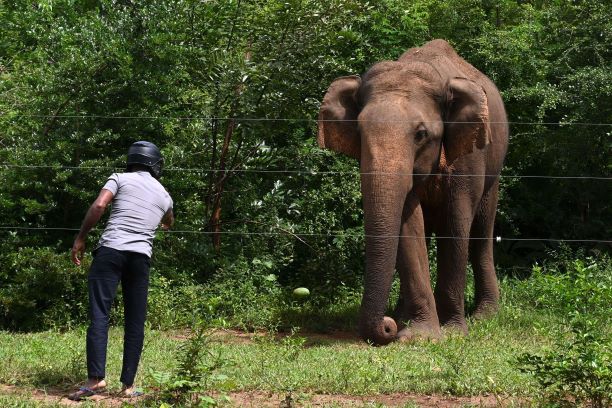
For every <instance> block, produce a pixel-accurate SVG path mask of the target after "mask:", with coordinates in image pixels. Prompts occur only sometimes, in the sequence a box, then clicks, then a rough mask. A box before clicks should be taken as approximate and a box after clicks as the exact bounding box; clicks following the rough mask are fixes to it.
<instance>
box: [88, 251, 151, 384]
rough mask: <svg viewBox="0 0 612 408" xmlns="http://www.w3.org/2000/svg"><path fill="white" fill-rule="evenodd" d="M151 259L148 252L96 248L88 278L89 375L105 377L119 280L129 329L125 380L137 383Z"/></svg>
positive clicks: (125, 355)
mask: <svg viewBox="0 0 612 408" xmlns="http://www.w3.org/2000/svg"><path fill="white" fill-rule="evenodd" d="M149 267H150V259H149V257H148V256H146V255H144V254H139V253H137V252H129V251H118V250H116V249H112V248H107V247H100V248H98V249H97V250H96V251H95V254H94V260H93V262H92V264H91V268H90V270H89V277H88V286H89V317H90V324H89V328H88V329H87V375H88V377H89V378H100V379H102V378H104V377H105V375H106V348H107V343H108V321H109V312H110V309H111V305H112V303H113V300H114V299H115V295H116V294H117V287H118V286H119V282H121V286H122V288H123V308H124V313H125V326H124V328H125V330H124V337H123V369H122V370H121V382H122V383H123V384H125V385H127V386H131V385H132V384H133V383H134V378H135V377H136V370H137V369H138V362H139V361H140V354H141V353H142V345H143V341H144V323H145V318H146V314H147V293H148V289H149Z"/></svg>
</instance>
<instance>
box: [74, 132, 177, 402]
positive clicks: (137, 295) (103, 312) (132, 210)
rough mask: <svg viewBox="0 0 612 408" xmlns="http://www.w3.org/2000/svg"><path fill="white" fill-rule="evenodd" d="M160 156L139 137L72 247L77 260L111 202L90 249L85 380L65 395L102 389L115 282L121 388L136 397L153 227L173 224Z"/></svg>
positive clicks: (84, 394)
mask: <svg viewBox="0 0 612 408" xmlns="http://www.w3.org/2000/svg"><path fill="white" fill-rule="evenodd" d="M162 166H163V158H162V156H161V153H160V151H159V149H158V148H157V146H155V145H154V144H153V143H150V142H145V141H140V142H136V143H134V144H132V146H130V148H129V150H128V156H127V167H126V172H125V173H114V174H112V175H111V176H110V177H109V178H108V180H107V182H106V184H105V185H104V187H103V188H102V190H101V191H100V194H99V195H98V198H97V199H96V200H95V201H94V203H93V204H92V205H91V207H90V208H89V210H88V211H87V214H86V215H85V219H84V220H83V223H82V225H81V229H80V231H79V234H78V235H77V237H76V239H75V241H74V245H73V246H72V261H73V262H74V263H75V264H76V265H80V264H81V259H82V257H83V253H84V251H85V243H86V239H87V234H88V233H89V231H90V230H91V229H92V228H93V227H94V226H95V225H96V223H97V222H98V221H99V220H100V217H101V216H102V214H104V211H105V210H106V207H107V206H108V205H109V204H110V203H112V209H111V213H110V217H109V219H108V222H107V224H106V228H105V229H104V232H103V233H102V236H101V237H100V241H99V242H98V246H97V247H96V249H95V250H94V251H93V254H94V259H93V262H92V264H91V268H90V270H89V276H88V288H89V315H90V325H89V328H88V329H87V375H88V379H87V382H86V383H85V385H84V386H83V387H81V388H80V389H79V390H78V391H76V392H74V393H72V394H70V395H69V396H68V398H70V399H72V400H77V401H78V400H81V399H83V398H86V397H89V396H91V395H94V394H96V393H97V392H99V391H101V390H103V389H104V388H105V387H106V381H105V379H104V377H105V368H106V346H107V341H108V322H109V312H110V308H111V305H112V302H113V299H114V298H115V295H116V293H117V287H118V285H119V282H121V286H122V288H123V307H124V313H125V333H124V348H123V369H122V371H121V382H122V383H123V388H122V392H123V394H124V395H125V396H128V397H131V396H136V395H137V393H136V392H135V390H134V378H135V376H136V370H137V368H138V362H139V361H140V354H141V352H142V345H143V341H144V323H145V316H146V309H147V292H148V288H149V266H150V258H151V253H152V248H153V237H154V235H155V230H156V229H157V226H158V225H160V223H161V228H162V229H164V230H167V229H168V228H170V227H171V226H172V224H173V223H174V215H173V213H172V204H173V203H172V198H171V197H170V195H169V194H168V192H167V191H166V190H165V189H164V187H163V186H162V185H161V183H160V182H159V181H158V179H159V177H160V176H161V170H162Z"/></svg>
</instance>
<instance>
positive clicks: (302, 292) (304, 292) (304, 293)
mask: <svg viewBox="0 0 612 408" xmlns="http://www.w3.org/2000/svg"><path fill="white" fill-rule="evenodd" d="M309 295H310V291H309V290H308V289H306V288H296V289H294V290H293V296H295V297H299V298H305V297H308V296H309Z"/></svg>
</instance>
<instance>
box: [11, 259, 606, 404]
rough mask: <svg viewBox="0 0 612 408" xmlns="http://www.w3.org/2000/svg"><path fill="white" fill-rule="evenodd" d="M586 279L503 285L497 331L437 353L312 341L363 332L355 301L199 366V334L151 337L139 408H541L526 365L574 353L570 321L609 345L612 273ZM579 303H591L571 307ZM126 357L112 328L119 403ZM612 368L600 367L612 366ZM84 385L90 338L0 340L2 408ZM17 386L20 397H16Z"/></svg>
mask: <svg viewBox="0 0 612 408" xmlns="http://www.w3.org/2000/svg"><path fill="white" fill-rule="evenodd" d="M576 271H579V272H580V273H578V274H577V275H575V277H573V278H572V279H566V278H564V277H563V276H564V275H558V274H557V275H555V274H543V273H539V274H535V275H534V276H533V277H532V278H531V279H530V280H527V281H516V280H511V279H509V280H505V281H503V282H502V284H501V292H502V305H501V309H500V311H499V313H497V314H496V315H495V316H493V317H491V318H490V319H486V320H480V321H469V334H468V335H467V336H458V335H456V334H452V333H448V334H447V336H446V338H445V339H443V340H441V341H438V342H428V341H422V342H417V343H411V344H407V343H393V344H391V345H388V346H385V347H372V346H369V345H367V344H365V343H364V342H362V341H360V340H359V339H358V338H357V336H352V337H350V336H349V338H346V336H344V337H338V338H336V337H333V336H320V335H313V334H308V333H312V331H313V330H315V329H326V328H327V329H330V328H344V329H346V328H354V324H355V321H354V319H355V311H356V309H357V306H358V301H359V299H358V298H357V297H354V298H351V300H350V301H349V302H344V303H343V304H338V305H332V306H331V307H329V308H327V309H324V310H319V311H318V313H319V314H318V315H317V311H316V309H315V308H313V307H312V306H311V305H308V303H307V302H305V303H303V304H298V303H295V304H292V305H289V307H287V309H286V310H285V312H284V313H286V316H285V317H284V318H283V319H281V320H284V321H285V323H286V322H291V324H294V325H295V324H303V326H304V327H307V328H308V331H303V332H300V331H297V332H295V333H293V334H281V335H278V333H275V332H273V331H272V332H267V333H266V332H264V333H260V334H257V335H255V336H253V338H251V339H250V340H248V341H244V338H241V339H238V338H237V337H236V336H234V335H229V336H228V335H227V334H223V335H220V334H219V331H217V332H216V334H212V333H210V332H208V331H207V332H206V333H207V334H206V335H205V336H204V341H203V342H202V343H198V344H200V346H199V349H200V351H202V353H200V354H199V356H200V357H201V359H198V358H194V357H192V360H191V361H190V360H189V359H188V358H186V357H185V355H186V354H185V353H186V352H185V350H188V348H185V346H186V345H192V346H193V344H194V343H193V340H190V335H189V331H187V330H183V331H158V330H147V333H146V338H145V347H144V352H143V356H142V361H141V366H140V370H139V375H138V378H137V384H138V385H139V386H140V387H142V388H144V389H145V390H147V391H148V395H149V396H150V397H151V399H149V400H145V401H144V402H141V403H140V404H141V405H146V406H160V402H161V401H162V400H166V401H168V400H169V399H168V398H170V400H171V398H172V395H174V394H172V392H174V391H176V390H177V389H180V390H183V391H184V390H185V389H186V390H187V391H194V392H196V393H198V392H206V393H212V394H211V395H214V396H215V398H217V397H218V396H219V395H223V394H224V393H232V392H247V393H248V392H257V393H273V394H275V395H292V396H297V397H299V398H300V401H305V403H306V404H307V403H308V399H309V396H313V395H321V394H329V395H338V394H341V395H345V396H346V395H349V396H355V397H359V396H364V397H365V396H373V395H381V394H393V393H414V394H416V395H430V394H438V395H452V396H462V397H468V396H477V395H480V396H482V395H495V396H499V397H500V398H504V399H507V398H510V399H511V400H513V401H519V402H517V404H519V405H520V404H521V403H524V402H525V401H538V400H539V398H540V397H542V393H541V391H542V389H541V388H542V387H541V384H538V382H537V379H536V378H535V377H534V376H533V375H530V374H529V373H524V372H521V370H520V364H519V363H518V359H519V356H521V355H525V353H528V354H530V355H540V354H542V353H546V352H547V351H550V350H557V351H558V352H562V351H563V350H564V347H565V345H566V344H572V343H571V342H567V341H566V340H565V338H566V336H571V333H570V331H569V330H568V322H569V320H568V316H570V315H572V313H571V312H572V311H573V310H574V309H577V310H578V312H580V313H582V314H583V316H585V318H596V317H598V316H599V317H598V318H599V319H603V320H601V321H602V322H604V324H603V325H602V326H599V329H598V330H599V332H601V334H602V337H601V338H602V339H607V338H609V337H606V336H608V335H609V334H610V330H611V329H610V327H609V325H606V324H605V322H609V319H608V318H605V312H604V309H605V305H606V304H609V302H608V300H609V299H610V287H609V285H608V283H607V282H608V280H609V279H610V277H609V275H608V274H609V272H610V267H609V264H608V263H606V264H604V266H603V267H600V268H599V269H596V268H595V267H582V266H581V265H577V267H576ZM570 272H571V271H570ZM572 273H573V272H572ZM574 292H576V293H574ZM564 293H565V294H566V295H567V293H569V295H567V296H566V297H567V299H565V298H560V296H561V294H564ZM570 295H571V296H570ZM574 298H575V299H582V300H581V301H577V300H576V301H571V300H572V299H574ZM607 299H608V300H607ZM573 315H575V313H574V314H573ZM589 316H590V317H589ZM602 316H603V317H602ZM278 327H286V325H280V326H278ZM567 338H568V339H569V338H570V337H567ZM560 345H561V346H560ZM559 347H561V349H559ZM192 350H193V348H192ZM121 353H122V330H121V329H120V328H112V329H111V332H110V339H109V351H108V364H107V381H108V382H109V388H110V391H111V392H112V391H118V390H119V387H120V384H119V383H118V378H119V374H120V369H121V357H122V356H121ZM196 355H198V354H197V353H196ZM604 357H605V356H604ZM602 358H603V357H602ZM605 358H607V357H605ZM605 358H604V359H603V360H602V361H607V360H605ZM194 361H198V364H197V367H200V368H201V369H200V371H199V373H201V375H200V377H198V378H199V380H198V381H200V380H201V379H202V378H204V380H205V381H204V382H198V383H197V386H192V385H188V386H184V385H180V384H179V385H176V382H175V380H176V379H177V378H178V379H181V380H184V379H185V378H187V377H185V376H184V374H182V375H183V377H180V376H177V373H179V372H180V369H179V366H180V365H181V364H183V367H184V366H185V364H186V365H187V367H195V366H196V365H195V364H194V363H193V362H194ZM190 364H191V366H190ZM184 372H185V371H183V373H184ZM604 374H605V373H604ZM84 376H85V330H84V329H83V328H81V329H76V330H70V331H66V332H58V331H46V332H39V333H10V332H0V406H2V407H4V406H7V407H38V406H44V404H43V402H42V401H41V399H40V398H34V397H31V396H28V394H29V393H30V394H31V393H33V392H34V390H38V391H37V395H40V390H43V391H44V390H48V391H49V392H51V393H52V394H53V395H55V396H58V395H61V393H62V392H65V391H69V390H72V389H73V388H74V386H75V385H76V384H77V383H79V382H80V381H82V380H83V379H84ZM602 378H604V377H602ZM605 378H607V377H605ZM7 385H8V386H14V387H13V388H11V395H9V393H8V392H7ZM2 387H4V388H2ZM181 387H183V388H181ZM185 387H186V388H185ZM190 387H191V388H190ZM3 390H4V392H3ZM15 390H17V391H18V393H16V394H15ZM58 390H59V391H58ZM169 396H170V397H169ZM56 400H57V398H56V399H55V400H53V401H56ZM219 401H220V400H219ZM301 403H302V402H300V404H301ZM330 404H335V402H333V401H332V402H330ZM176 406H180V405H176ZM327 406H336V405H327ZM337 406H340V405H337ZM344 406H346V405H344ZM360 406H363V404H362V405H360ZM372 406H383V405H372ZM406 406H410V403H408V404H407V405H406Z"/></svg>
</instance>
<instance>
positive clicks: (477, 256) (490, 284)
mask: <svg viewBox="0 0 612 408" xmlns="http://www.w3.org/2000/svg"><path fill="white" fill-rule="evenodd" d="M498 188H499V182H496V183H495V184H494V185H493V186H492V187H491V188H490V189H489V190H488V191H487V192H486V193H485V194H484V195H483V197H482V199H481V201H480V206H479V208H478V210H477V212H476V216H475V217H474V222H473V224H472V232H471V234H470V235H471V237H472V238H473V239H472V240H471V241H470V262H471V264H472V269H473V270H474V285H475V288H474V289H475V295H476V309H475V310H474V316H476V317H480V316H484V315H487V314H489V313H494V312H495V311H497V309H498V307H499V288H498V285H497V276H496V274H495V264H494V262H493V239H492V238H493V224H494V221H495V211H496V208H497V196H498Z"/></svg>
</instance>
